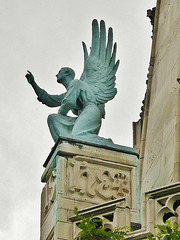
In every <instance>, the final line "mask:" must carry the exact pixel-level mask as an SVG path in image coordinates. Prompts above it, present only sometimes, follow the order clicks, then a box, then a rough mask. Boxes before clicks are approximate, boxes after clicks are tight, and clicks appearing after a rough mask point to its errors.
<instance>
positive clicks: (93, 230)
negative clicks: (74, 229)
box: [74, 207, 129, 240]
mask: <svg viewBox="0 0 180 240" xmlns="http://www.w3.org/2000/svg"><path fill="white" fill-rule="evenodd" d="M74 213H75V215H76V216H77V218H78V219H79V220H80V222H79V224H78V227H79V228H80V229H81V232H80V233H79V237H80V239H81V240H98V239H99V240H121V239H124V237H125V235H127V233H126V232H125V231H122V230H125V229H126V230H127V229H129V228H128V227H123V228H115V229H114V230H113V231H107V230H106V229H105V228H104V227H103V226H102V220H101V219H98V218H95V217H93V216H91V217H83V216H80V215H79V213H78V208H77V207H75V208H74Z"/></svg>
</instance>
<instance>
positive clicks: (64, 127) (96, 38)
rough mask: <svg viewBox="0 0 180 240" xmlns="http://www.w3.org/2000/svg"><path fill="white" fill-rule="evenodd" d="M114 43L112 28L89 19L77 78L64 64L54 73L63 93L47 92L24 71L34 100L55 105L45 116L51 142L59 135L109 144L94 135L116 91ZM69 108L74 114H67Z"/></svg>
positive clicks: (116, 63) (97, 131)
mask: <svg viewBox="0 0 180 240" xmlns="http://www.w3.org/2000/svg"><path fill="white" fill-rule="evenodd" d="M116 48H117V46H116V43H115V44H114V45H113V31H112V28H109V30H108V40H107V42H106V27H105V23H104V21H101V22H100V29H99V24H98V22H97V20H93V22H92V46H91V49H90V54H88V51H87V47H86V44H85V43H84V42H83V50H84V70H83V73H82V75H81V77H80V80H76V79H74V78H75V72H74V71H73V70H72V69H71V68H68V67H64V68H61V70H60V71H59V72H58V74H57V75H56V77H57V82H58V83H61V84H63V85H64V87H65V88H66V92H65V93H63V94H60V95H50V94H48V93H47V92H46V91H45V90H43V89H41V88H40V87H39V86H38V85H37V84H36V82H35V80H34V77H33V75H32V73H31V72H30V71H28V73H27V74H26V78H27V80H28V82H29V83H30V84H31V86H32V87H33V89H34V91H35V93H36V94H37V96H38V100H39V101H40V102H42V103H43V104H45V105H47V106H49V107H58V106H60V108H59V111H58V113H57V114H51V115H49V116H48V126H49V129H50V132H51V134H52V137H53V139H54V141H55V142H56V141H57V140H58V138H59V136H63V137H68V138H75V139H80V140H85V141H90V142H94V143H100V144H105V145H109V144H112V140H111V139H105V138H102V137H99V136H98V133H99V130H100V127H101V120H102V118H104V117H105V109H104V104H105V103H106V102H108V101H109V100H111V99H113V98H114V96H115V95H116V93H117V89H116V88H115V79H116V77H115V74H116V71H117V69H118V66H119V60H118V61H117V62H116ZM70 110H71V111H72V112H73V113H74V114H75V115H76V116H77V117H70V116H67V114H68V112H69V111H70Z"/></svg>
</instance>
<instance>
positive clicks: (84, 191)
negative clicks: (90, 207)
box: [68, 159, 130, 200]
mask: <svg viewBox="0 0 180 240" xmlns="http://www.w3.org/2000/svg"><path fill="white" fill-rule="evenodd" d="M100 163H101V162H99V164H98V165H97V164H95V163H92V162H88V159H86V161H79V160H75V159H69V163H68V165H69V167H68V169H69V187H68V190H69V192H70V193H71V194H74V195H75V196H79V197H81V196H82V197H86V198H89V199H97V198H98V199H99V198H100V199H102V200H110V199H116V198H121V197H124V196H127V195H129V194H130V171H128V170H127V169H126V170H125V169H123V167H122V166H120V165H112V164H111V165H109V166H108V165H107V164H106V165H103V162H102V163H101V164H100Z"/></svg>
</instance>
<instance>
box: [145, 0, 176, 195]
mask: <svg viewBox="0 0 180 240" xmlns="http://www.w3.org/2000/svg"><path fill="white" fill-rule="evenodd" d="M159 2H160V1H159ZM157 11H158V13H157V14H158V19H157V20H156V21H157V22H156V25H157V35H156V39H155V40H153V41H156V43H155V50H154V56H153V59H152V61H153V71H152V75H151V76H150V80H149V81H151V90H150V98H149V109H148V110H149V111H148V121H147V131H146V143H145V150H144V162H143V168H142V192H145V191H148V190H151V189H153V188H157V187H161V186H164V185H166V184H169V183H172V182H173V181H174V174H175V171H176V169H174V162H175V161H177V159H175V151H177V149H175V146H177V144H176V141H177V134H178V133H177V128H176V127H177V121H178V111H179V110H178V98H179V97H178V91H179V90H178V88H179V84H178V82H177V78H179V77H180V17H179V16H180V15H179V14H180V1H179V0H166V1H163V0H161V2H160V5H159V9H157ZM150 67H151V66H150ZM179 161H180V160H179Z"/></svg>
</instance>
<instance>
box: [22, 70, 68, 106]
mask: <svg viewBox="0 0 180 240" xmlns="http://www.w3.org/2000/svg"><path fill="white" fill-rule="evenodd" d="M25 77H26V78H27V81H28V83H29V84H30V85H31V86H32V87H33V89H34V91H35V93H36V95H37V99H38V100H39V101H40V102H42V103H43V104H45V105H47V106H48V107H58V106H61V103H62V101H63V99H64V97H65V93H63V94H60V95H51V94H48V93H47V92H46V91H45V90H44V89H42V88H40V87H39V86H38V85H37V83H36V82H35V79H34V76H33V74H32V73H31V72H30V71H28V73H27V74H26V76H25Z"/></svg>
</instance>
